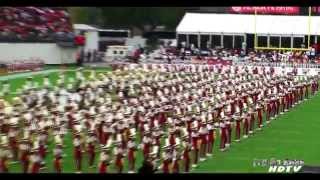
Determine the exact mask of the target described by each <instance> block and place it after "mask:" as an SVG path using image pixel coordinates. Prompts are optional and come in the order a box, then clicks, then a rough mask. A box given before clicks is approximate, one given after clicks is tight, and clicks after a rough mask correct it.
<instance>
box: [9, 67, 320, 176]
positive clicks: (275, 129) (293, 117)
mask: <svg viewBox="0 0 320 180" xmlns="http://www.w3.org/2000/svg"><path fill="white" fill-rule="evenodd" d="M108 70H109V69H108ZM88 75H89V73H87V72H86V73H85V76H86V77H88ZM49 76H50V79H51V80H52V81H53V82H54V83H55V82H56V80H57V78H58V73H50V74H49ZM67 76H68V77H74V76H75V73H74V72H67ZM42 77H43V75H35V76H34V79H35V80H36V81H38V82H39V83H40V85H42V83H43V80H42ZM24 81H25V78H17V79H15V80H11V81H10V84H11V90H12V92H15V90H16V89H17V88H21V87H22V85H23V84H24ZM13 96H14V95H11V96H10V97H6V98H7V99H9V100H10V99H11V97H13ZM318 101H320V95H319V94H318V95H316V96H315V97H313V98H312V99H309V100H308V101H304V102H303V103H302V104H300V105H298V106H296V107H294V108H293V109H291V110H290V112H288V113H286V114H284V115H280V116H279V117H278V118H277V119H275V120H272V122H271V124H269V125H267V126H265V127H264V128H263V129H262V131H256V132H255V134H254V135H253V136H251V137H249V138H248V139H243V138H242V139H241V142H240V143H237V142H233V143H232V144H231V148H230V149H229V150H227V151H226V152H220V151H219V150H218V148H219V138H217V141H216V142H215V147H214V156H213V157H211V158H209V159H207V160H206V161H205V162H201V163H200V164H199V167H198V168H196V169H193V170H192V172H195V173H213V172H240V173H241V172H242V173H246V172H267V170H268V168H266V167H264V168H263V167H253V161H254V159H260V160H261V159H270V158H276V159H281V160H284V159H297V160H304V162H305V164H307V165H315V166H316V165H320V157H319V155H318V148H319V147H320V142H319V141H317V140H318V137H319V136H318V135H317V130H318V129H320V124H319V123H318V115H320V112H319V111H318V107H317V106H318ZM233 130H234V129H233ZM234 133H235V132H234V131H233V135H234ZM233 138H234V136H233ZM64 142H65V143H64V144H65V145H66V147H65V148H64V153H65V154H66V157H64V158H63V170H64V172H65V173H73V172H75V167H74V162H73V147H72V141H71V134H67V136H66V137H65V139H64ZM53 146H54V144H53V143H52V141H50V144H49V153H47V157H46V163H47V169H46V170H44V171H43V172H53V162H52V159H53V154H52V148H53ZM136 155H137V161H136V168H138V167H139V166H140V165H141V162H142V152H141V151H139V152H138V153H137V154H136ZM98 157H99V153H97V154H96V164H97V162H98V161H97V160H98ZM87 160H88V158H87V157H86V154H84V157H83V162H82V165H83V168H82V169H83V172H84V173H94V172H97V168H93V169H90V168H89V167H88V161H87ZM9 169H10V172H16V173H19V172H21V167H20V165H19V164H10V167H9ZM109 169H110V170H109V172H115V169H114V166H113V165H111V166H110V168H109ZM127 170H128V165H127V161H125V169H124V172H127Z"/></svg>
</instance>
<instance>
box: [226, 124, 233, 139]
mask: <svg viewBox="0 0 320 180" xmlns="http://www.w3.org/2000/svg"><path fill="white" fill-rule="evenodd" d="M226 130H227V139H226V143H228V144H230V143H231V132H232V128H231V124H226Z"/></svg>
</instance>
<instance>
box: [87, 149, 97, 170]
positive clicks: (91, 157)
mask: <svg viewBox="0 0 320 180" xmlns="http://www.w3.org/2000/svg"><path fill="white" fill-rule="evenodd" d="M88 154H89V166H93V164H94V159H95V156H96V152H95V147H94V145H93V143H89V144H88Z"/></svg>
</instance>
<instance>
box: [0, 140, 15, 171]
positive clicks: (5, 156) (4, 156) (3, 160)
mask: <svg viewBox="0 0 320 180" xmlns="http://www.w3.org/2000/svg"><path fill="white" fill-rule="evenodd" d="M11 157H12V155H11V153H10V151H9V147H8V139H7V136H2V137H1V144H0V173H8V172H9V168H8V160H9V159H10V158H11Z"/></svg>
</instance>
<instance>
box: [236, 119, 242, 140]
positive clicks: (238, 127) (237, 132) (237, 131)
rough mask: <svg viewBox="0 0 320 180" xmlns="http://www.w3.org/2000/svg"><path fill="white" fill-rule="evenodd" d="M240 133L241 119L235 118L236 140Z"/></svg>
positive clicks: (238, 138)
mask: <svg viewBox="0 0 320 180" xmlns="http://www.w3.org/2000/svg"><path fill="white" fill-rule="evenodd" d="M240 135H241V121H240V120H237V121H236V140H240Z"/></svg>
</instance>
